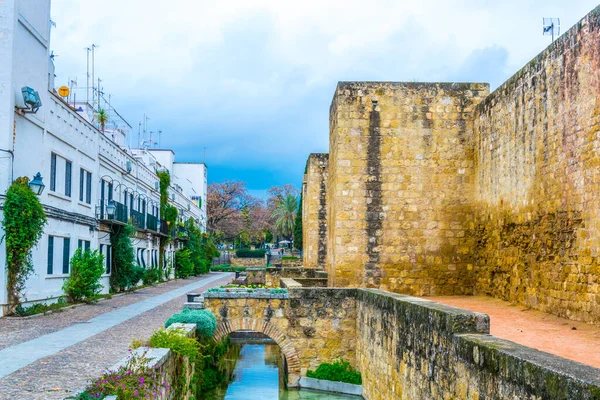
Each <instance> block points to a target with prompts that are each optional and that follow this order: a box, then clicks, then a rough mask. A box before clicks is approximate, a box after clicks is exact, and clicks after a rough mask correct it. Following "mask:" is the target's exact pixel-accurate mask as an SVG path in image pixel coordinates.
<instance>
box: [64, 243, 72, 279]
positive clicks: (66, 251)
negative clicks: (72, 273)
mask: <svg viewBox="0 0 600 400" xmlns="http://www.w3.org/2000/svg"><path fill="white" fill-rule="evenodd" d="M70 247H71V239H70V238H65V241H64V246H63V274H68V273H69V260H70V257H69V254H70V250H71V249H70Z"/></svg>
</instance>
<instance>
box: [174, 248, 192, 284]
mask: <svg viewBox="0 0 600 400" xmlns="http://www.w3.org/2000/svg"><path fill="white" fill-rule="evenodd" d="M193 274H194V264H193V263H192V252H191V251H189V250H188V249H181V250H177V253H175V276H177V277H178V278H182V279H185V278H189V277H190V276H192V275H193Z"/></svg>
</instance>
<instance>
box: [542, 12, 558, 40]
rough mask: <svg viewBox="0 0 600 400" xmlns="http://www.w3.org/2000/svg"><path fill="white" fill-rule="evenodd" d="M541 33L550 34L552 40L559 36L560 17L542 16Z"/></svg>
mask: <svg viewBox="0 0 600 400" xmlns="http://www.w3.org/2000/svg"><path fill="white" fill-rule="evenodd" d="M542 23H543V35H544V36H550V35H551V36H552V42H554V38H555V37H559V36H560V18H542Z"/></svg>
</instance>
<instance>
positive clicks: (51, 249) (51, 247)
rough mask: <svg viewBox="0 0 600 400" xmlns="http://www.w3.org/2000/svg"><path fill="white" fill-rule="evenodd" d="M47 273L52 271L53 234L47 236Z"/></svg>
mask: <svg viewBox="0 0 600 400" xmlns="http://www.w3.org/2000/svg"><path fill="white" fill-rule="evenodd" d="M47 273H48V275H52V274H53V273H54V236H48V270H47Z"/></svg>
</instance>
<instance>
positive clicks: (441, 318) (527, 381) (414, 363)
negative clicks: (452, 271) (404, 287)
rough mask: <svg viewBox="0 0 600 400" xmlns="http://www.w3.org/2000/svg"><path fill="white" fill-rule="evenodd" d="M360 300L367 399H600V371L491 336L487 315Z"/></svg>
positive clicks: (370, 294) (378, 298) (380, 298)
mask: <svg viewBox="0 0 600 400" xmlns="http://www.w3.org/2000/svg"><path fill="white" fill-rule="evenodd" d="M357 295H358V297H357V303H356V304H357V314H358V319H357V325H356V326H357V328H356V329H357V332H358V339H357V341H356V358H357V365H358V368H359V370H360V371H361V373H362V377H363V395H364V397H365V398H366V399H369V400H391V399H410V400H412V399H468V400H477V399H507V400H508V399H511V400H512V399H528V400H534V399H535V400H537V399H598V398H600V374H599V370H598V369H596V368H592V367H588V366H585V365H582V364H579V363H576V362H572V361H569V360H566V359H562V358H560V357H556V356H553V355H550V354H547V353H542V352H540V351H537V350H534V349H531V348H527V347H523V346H520V345H517V344H515V343H513V342H509V341H506V340H502V339H498V338H496V337H494V336H490V335H488V333H489V318H488V316H487V315H484V314H479V313H473V312H470V311H466V310H461V309H458V308H454V307H448V306H444V305H441V304H438V303H434V302H432V301H428V300H424V299H419V298H414V297H409V296H403V295H399V294H393V293H388V292H384V291H380V290H374V289H360V290H358V291H357Z"/></svg>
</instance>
